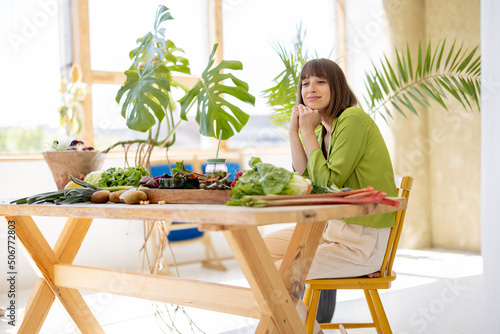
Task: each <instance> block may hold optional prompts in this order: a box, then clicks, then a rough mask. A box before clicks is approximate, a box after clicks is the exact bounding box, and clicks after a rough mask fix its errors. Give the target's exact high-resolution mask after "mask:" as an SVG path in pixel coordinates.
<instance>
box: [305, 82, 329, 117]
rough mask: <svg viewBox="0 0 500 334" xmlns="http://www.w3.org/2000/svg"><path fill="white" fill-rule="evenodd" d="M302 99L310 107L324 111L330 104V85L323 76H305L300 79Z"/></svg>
mask: <svg viewBox="0 0 500 334" xmlns="http://www.w3.org/2000/svg"><path fill="white" fill-rule="evenodd" d="M301 92H302V100H303V101H304V104H305V105H306V106H308V107H309V108H311V109H316V110H319V111H326V110H327V108H328V105H329V104H330V98H331V96H330V95H331V94H330V85H329V84H328V81H326V79H325V78H318V77H307V78H305V79H304V80H302V89H301Z"/></svg>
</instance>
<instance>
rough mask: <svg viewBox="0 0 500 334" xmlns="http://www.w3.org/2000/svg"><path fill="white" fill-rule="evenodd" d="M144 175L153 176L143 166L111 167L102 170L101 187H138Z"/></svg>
mask: <svg viewBox="0 0 500 334" xmlns="http://www.w3.org/2000/svg"><path fill="white" fill-rule="evenodd" d="M143 176H151V173H150V172H149V171H148V170H147V169H146V168H145V167H143V166H137V167H125V168H119V167H111V168H108V169H106V170H105V171H104V172H102V174H101V179H100V180H99V187H101V188H107V187H119V186H132V187H138V186H139V184H140V181H141V179H142V177H143Z"/></svg>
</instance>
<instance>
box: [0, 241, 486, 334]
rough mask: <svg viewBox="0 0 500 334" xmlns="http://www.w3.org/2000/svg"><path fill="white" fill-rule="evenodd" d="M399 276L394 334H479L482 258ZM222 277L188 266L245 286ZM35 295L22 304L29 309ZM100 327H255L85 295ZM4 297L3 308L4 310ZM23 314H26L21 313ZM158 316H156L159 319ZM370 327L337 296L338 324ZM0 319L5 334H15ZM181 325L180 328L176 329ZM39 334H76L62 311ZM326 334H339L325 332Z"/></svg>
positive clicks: (405, 266)
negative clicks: (356, 322) (353, 322)
mask: <svg viewBox="0 0 500 334" xmlns="http://www.w3.org/2000/svg"><path fill="white" fill-rule="evenodd" d="M398 253H399V254H398V256H397V258H396V262H395V270H396V271H397V272H398V279H397V280H396V281H395V283H394V284H393V287H392V288H391V289H389V290H386V291H383V290H381V291H380V293H381V298H382V302H383V303H384V306H385V309H386V312H387V313H388V318H389V322H390V324H391V326H392V330H393V332H394V333H397V334H413V333H425V334H448V333H450V334H451V333H453V334H456V333H467V334H475V333H481V282H482V281H481V277H482V276H481V275H482V258H481V256H479V255H478V254H470V253H461V252H450V251H445V250H436V249H433V250H405V249H401V250H399V251H398ZM224 264H225V266H226V267H227V270H226V271H224V272H221V271H217V270H211V269H205V268H202V267H201V265H200V264H199V263H196V264H188V265H182V266H180V267H179V272H180V275H181V276H182V277H191V278H196V277H203V279H205V280H210V281H216V282H224V283H228V284H234V285H241V286H246V285H247V283H246V280H245V279H244V277H243V275H242V274H241V272H240V270H239V267H238V265H237V263H236V261H235V260H233V259H229V260H225V261H224ZM28 294H29V291H24V292H23V293H22V294H21V297H20V299H19V300H18V303H19V304H22V305H24V302H25V300H26V298H27V296H28ZM82 294H83V295H84V298H85V300H86V301H87V303H88V304H89V305H90V307H91V309H92V311H93V312H94V314H95V316H96V318H97V320H98V321H99V322H100V323H101V325H102V326H103V328H104V330H105V332H106V333H108V334H123V333H125V334H127V333H147V334H156V333H158V334H160V333H181V334H190V333H195V334H199V333H206V334H247V333H254V332H255V328H256V324H257V320H255V319H250V318H244V317H238V316H231V315H225V314H220V313H215V312H210V311H203V310H197V309H192V308H177V307H174V306H172V305H165V304H157V303H152V302H149V301H144V300H139V299H135V298H128V297H121V296H116V295H109V294H105V293H94V292H90V291H82ZM2 298H4V299H5V298H6V296H0V306H3V305H2V303H3V302H5V300H3V299H2ZM18 311H19V313H20V314H22V312H23V310H22V309H21V310H18ZM155 313H156V315H155ZM353 318H355V319H357V320H367V321H368V320H369V319H370V315H369V311H368V309H367V307H366V304H365V302H364V297H363V295H362V294H360V293H358V292H356V291H353V292H349V291H346V290H342V291H339V292H338V295H337V307H336V311H335V315H334V321H335V322H349V321H350V320H349V319H353ZM7 320H8V318H6V317H0V333H9V334H10V333H16V329H15V328H12V326H9V325H8V324H7ZM172 323H175V328H174V327H173V326H172ZM41 333H46V334H67V333H74V331H73V329H72V327H71V325H70V324H69V322H68V321H67V319H66V316H65V313H64V312H63V311H62V309H61V308H60V307H53V308H52V309H51V311H50V313H49V315H48V317H47V319H46V322H45V324H44V326H43V328H42V331H41ZM325 333H326V334H333V333H339V331H337V330H325ZM349 333H350V334H354V333H360V334H362V333H375V331H374V330H373V329H361V330H355V329H351V330H349Z"/></svg>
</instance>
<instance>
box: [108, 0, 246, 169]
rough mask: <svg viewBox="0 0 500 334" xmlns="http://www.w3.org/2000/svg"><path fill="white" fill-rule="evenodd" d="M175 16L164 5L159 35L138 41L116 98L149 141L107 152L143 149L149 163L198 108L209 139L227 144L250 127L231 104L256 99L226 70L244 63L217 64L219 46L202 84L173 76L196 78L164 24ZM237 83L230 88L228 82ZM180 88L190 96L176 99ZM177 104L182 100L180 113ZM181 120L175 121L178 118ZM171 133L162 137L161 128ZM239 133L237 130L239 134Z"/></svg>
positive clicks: (140, 157) (141, 156)
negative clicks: (185, 82) (155, 150)
mask: <svg viewBox="0 0 500 334" xmlns="http://www.w3.org/2000/svg"><path fill="white" fill-rule="evenodd" d="M172 19H173V17H172V15H171V14H170V11H169V9H168V8H167V7H165V6H163V5H161V6H159V8H158V10H157V12H156V16H155V21H154V26H153V31H152V32H148V33H147V34H146V35H144V36H143V37H141V38H139V39H138V40H137V43H138V44H139V45H138V46H137V48H135V49H134V50H132V51H131V52H130V54H129V56H130V59H131V60H132V65H131V66H130V68H129V69H128V70H126V71H125V75H126V76H127V78H126V80H125V82H124V83H123V85H122V86H121V88H120V90H119V91H118V93H117V95H116V101H117V102H118V103H120V102H121V103H122V109H121V114H122V116H123V117H124V118H125V119H126V124H127V126H128V127H129V128H130V129H132V130H136V131H140V132H144V133H147V134H148V136H147V139H136V140H126V141H120V142H117V143H115V144H113V145H112V146H110V147H109V148H107V149H106V150H105V152H108V151H109V150H111V149H112V148H114V147H116V146H119V145H122V146H124V147H125V152H127V151H128V149H129V148H130V147H131V145H138V149H137V152H138V154H137V155H136V161H135V163H136V164H137V165H144V166H148V165H149V158H150V156H151V152H152V150H153V148H154V147H166V148H168V147H170V146H172V145H173V144H174V142H175V132H176V130H177V128H178V127H179V125H180V124H181V123H182V122H183V121H187V120H188V118H187V113H188V112H189V110H190V109H191V108H192V107H193V106H194V105H195V104H196V106H197V107H196V117H195V119H196V122H197V123H198V124H199V127H200V133H201V134H202V135H203V136H208V137H214V138H216V139H222V140H226V139H228V138H230V137H231V136H233V135H234V131H237V132H239V131H240V130H241V129H242V128H243V126H244V125H245V124H246V123H247V121H248V119H249V115H248V114H246V113H245V112H244V111H243V110H241V108H239V107H238V106H236V105H234V104H232V103H230V102H228V101H227V100H226V99H225V97H228V96H231V97H233V98H235V99H237V100H240V101H242V102H245V103H249V104H251V105H254V104H255V97H254V96H252V95H251V94H250V93H249V92H248V84H247V83H245V82H244V81H242V80H239V79H238V78H236V77H235V76H234V75H233V74H232V73H225V71H233V70H241V69H242V68H243V66H242V64H241V62H239V61H227V60H222V61H221V62H220V63H219V64H215V60H214V55H215V52H216V50H217V44H215V45H214V46H213V49H212V53H211V54H210V56H209V59H208V65H207V67H206V68H205V70H204V71H203V73H202V75H201V78H200V79H199V80H198V82H197V83H196V84H195V85H194V87H192V88H191V89H188V88H187V87H185V86H184V85H183V84H182V83H181V82H179V81H178V80H176V78H175V76H174V75H173V73H180V74H188V75H190V74H191V70H190V68H189V61H188V60H187V59H186V58H185V57H183V56H182V54H183V50H182V49H180V48H178V47H177V46H176V45H175V44H174V42H172V41H171V40H169V39H167V38H166V37H165V36H166V29H165V28H164V27H163V24H164V23H165V22H167V21H169V20H172ZM229 82H230V83H232V84H231V85H228V84H227V83H229ZM174 87H176V88H180V89H181V90H182V91H183V92H184V93H185V95H184V96H183V97H182V98H180V100H178V101H176V99H174V97H173V94H172V88H174ZM176 102H179V105H180V111H179V108H178V105H177V103H176ZM177 114H178V115H179V117H177V118H176V117H175V116H176V115H177ZM164 128H166V135H165V137H164V138H160V129H164ZM233 129H234V130H233Z"/></svg>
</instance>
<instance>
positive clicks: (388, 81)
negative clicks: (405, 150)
mask: <svg viewBox="0 0 500 334" xmlns="http://www.w3.org/2000/svg"><path fill="white" fill-rule="evenodd" d="M477 51H478V47H474V48H472V50H470V51H468V50H467V49H465V48H464V47H463V45H461V46H457V45H456V42H453V44H452V45H451V46H450V48H449V50H447V47H446V40H443V41H440V42H438V44H437V46H436V47H435V48H433V47H432V45H431V43H430V42H429V43H428V44H427V47H426V48H424V47H422V43H420V42H419V44H418V50H417V54H416V56H413V57H412V54H411V51H410V47H409V45H408V44H407V45H406V56H404V54H403V52H400V51H398V50H395V52H396V54H395V56H394V59H395V65H392V64H391V62H390V61H389V60H388V57H387V56H386V55H384V56H383V57H382V58H381V60H380V64H379V65H378V66H376V65H375V64H374V63H372V66H373V69H372V70H371V71H370V72H369V74H367V75H366V79H365V87H366V90H367V93H366V94H367V96H366V98H364V101H367V104H368V105H369V107H370V108H368V110H370V111H371V113H381V112H382V111H385V113H387V110H388V108H387V106H388V105H389V106H392V107H393V108H395V109H396V110H397V111H398V112H399V113H401V114H403V115H405V112H406V111H410V112H411V113H413V114H416V113H417V108H415V107H416V106H417V107H422V108H429V107H430V106H431V103H430V102H431V101H435V102H437V103H438V104H439V105H440V106H441V107H443V108H444V109H445V110H448V105H447V103H448V98H449V97H451V98H452V99H454V100H457V101H458V102H460V104H461V105H462V106H463V107H464V109H466V110H472V109H473V107H472V106H475V107H477V108H478V110H480V83H481V81H480V75H481V56H480V55H479V54H478V53H477ZM412 58H414V59H415V58H416V59H417V63H416V68H415V69H414V68H413V64H412V62H411V59H412ZM382 73H383V75H382ZM398 78H399V79H398ZM405 79H406V80H405ZM398 80H399V81H398ZM368 102H370V103H368ZM365 109H366V108H365ZM405 117H406V115H405Z"/></svg>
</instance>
